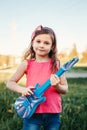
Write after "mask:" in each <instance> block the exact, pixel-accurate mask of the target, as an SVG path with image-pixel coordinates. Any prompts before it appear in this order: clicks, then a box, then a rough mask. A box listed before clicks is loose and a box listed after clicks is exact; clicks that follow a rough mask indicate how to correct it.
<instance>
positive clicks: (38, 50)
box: [32, 34, 52, 57]
mask: <svg viewBox="0 0 87 130" xmlns="http://www.w3.org/2000/svg"><path fill="white" fill-rule="evenodd" d="M32 46H33V50H34V51H35V54H36V56H45V57H48V54H49V52H50V51H51V49H52V39H51V37H50V35H49V34H40V35H37V36H36V37H35V39H34V40H33V43H32Z"/></svg>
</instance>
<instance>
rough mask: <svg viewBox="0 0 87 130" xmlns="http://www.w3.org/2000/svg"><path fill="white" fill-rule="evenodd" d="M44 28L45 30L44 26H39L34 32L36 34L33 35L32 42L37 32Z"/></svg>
mask: <svg viewBox="0 0 87 130" xmlns="http://www.w3.org/2000/svg"><path fill="white" fill-rule="evenodd" d="M42 28H43V26H42V25H39V26H38V27H37V28H36V29H35V30H34V32H33V33H32V35H31V40H33V39H34V36H35V33H36V31H39V30H42Z"/></svg>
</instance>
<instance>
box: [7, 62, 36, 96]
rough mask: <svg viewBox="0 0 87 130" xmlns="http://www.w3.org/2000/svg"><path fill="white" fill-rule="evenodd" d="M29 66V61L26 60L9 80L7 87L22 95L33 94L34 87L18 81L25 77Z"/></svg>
mask: <svg viewBox="0 0 87 130" xmlns="http://www.w3.org/2000/svg"><path fill="white" fill-rule="evenodd" d="M26 68H27V62H26V61H24V62H23V63H22V64H21V65H20V66H19V67H18V69H17V71H16V72H15V73H14V74H13V76H12V77H11V78H10V79H9V80H8V81H7V88H8V89H10V90H12V91H14V92H17V93H21V94H22V95H30V94H33V92H32V90H31V89H33V88H34V87H33V86H30V87H29V88H25V87H22V86H20V85H18V84H17V82H18V81H19V80H20V79H21V78H22V77H23V75H24V74H25V71H26Z"/></svg>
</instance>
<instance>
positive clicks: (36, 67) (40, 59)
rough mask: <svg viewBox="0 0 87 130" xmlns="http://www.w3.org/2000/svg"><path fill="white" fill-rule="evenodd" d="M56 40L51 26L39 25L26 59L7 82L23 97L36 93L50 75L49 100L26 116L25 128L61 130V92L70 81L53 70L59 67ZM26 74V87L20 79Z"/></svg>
mask: <svg viewBox="0 0 87 130" xmlns="http://www.w3.org/2000/svg"><path fill="white" fill-rule="evenodd" d="M56 55H57V43H56V36H55V33H54V31H53V30H52V29H51V28H48V27H43V26H38V27H37V28H36V29H35V31H34V32H33V33H32V36H31V43H30V47H29V48H28V50H27V51H26V53H25V55H24V59H25V60H24V61H23V63H21V65H20V66H19V67H18V69H17V71H16V73H15V74H14V75H13V76H12V77H11V78H10V79H9V81H8V82H7V87H8V88H9V89H10V90H12V91H15V92H17V93H21V94H22V95H24V96H28V95H31V94H33V90H34V86H35V84H36V83H39V84H40V85H42V84H43V83H44V82H45V81H46V80H48V79H49V78H50V81H51V86H50V87H49V88H48V89H47V90H46V91H45V93H44V96H45V97H46V101H45V102H43V103H41V104H40V105H39V106H38V107H37V109H36V111H35V113H34V114H33V115H32V117H30V118H29V119H24V120H23V122H24V126H23V130H40V128H41V126H43V128H44V130H58V129H59V126H60V113H61V111H62V105H61V95H60V94H65V93H67V91H68V85H67V80H66V78H65V75H64V74H63V75H62V76H61V77H60V78H59V77H58V76H56V75H55V74H54V73H55V72H56V71H57V70H58V69H59V68H60V61H59V60H58V59H57V57H56ZM24 74H26V85H25V86H26V87H21V86H20V85H18V84H17V83H18V81H19V80H20V79H21V78H22V76H23V75H24Z"/></svg>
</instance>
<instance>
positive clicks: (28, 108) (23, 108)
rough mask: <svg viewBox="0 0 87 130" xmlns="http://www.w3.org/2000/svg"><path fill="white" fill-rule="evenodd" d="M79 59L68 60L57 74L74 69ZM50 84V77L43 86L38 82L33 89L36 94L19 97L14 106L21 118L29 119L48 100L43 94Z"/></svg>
mask: <svg viewBox="0 0 87 130" xmlns="http://www.w3.org/2000/svg"><path fill="white" fill-rule="evenodd" d="M78 60H79V59H78V57H76V58H72V59H71V60H70V61H68V62H66V63H65V64H64V65H63V66H62V67H61V68H60V69H59V70H58V71H57V72H56V73H55V74H56V75H57V76H59V77H60V76H61V75H62V74H63V73H64V72H66V71H68V70H70V69H72V67H73V66H74V64H75V63H76V62H78ZM50 85H51V82H50V79H48V80H47V81H46V82H45V83H44V84H43V85H42V86H40V85H39V84H36V86H35V89H34V90H33V92H34V94H32V95H29V96H21V97H19V98H17V99H16V101H15V103H14V108H15V110H16V111H17V114H18V115H19V116H20V117H21V118H27V119H29V118H30V117H31V116H32V115H33V113H34V112H35V110H36V108H37V107H38V105H39V104H40V103H42V102H44V101H46V97H43V96H42V95H43V94H44V92H45V91H46V90H47V89H48V88H49V87H50Z"/></svg>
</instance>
